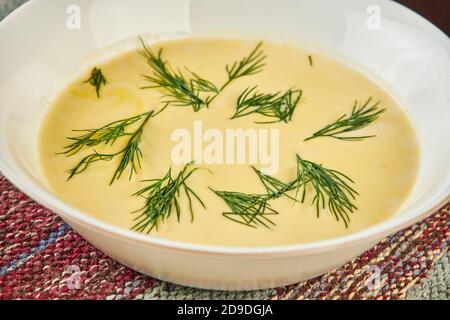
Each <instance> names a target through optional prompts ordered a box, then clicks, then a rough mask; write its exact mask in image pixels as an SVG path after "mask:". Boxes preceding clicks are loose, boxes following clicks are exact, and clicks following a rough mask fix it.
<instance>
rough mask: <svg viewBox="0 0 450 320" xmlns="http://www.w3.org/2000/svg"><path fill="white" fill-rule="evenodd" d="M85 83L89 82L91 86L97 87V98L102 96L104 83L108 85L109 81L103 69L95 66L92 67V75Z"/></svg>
mask: <svg viewBox="0 0 450 320" xmlns="http://www.w3.org/2000/svg"><path fill="white" fill-rule="evenodd" d="M84 83H89V84H90V85H91V86H93V87H95V91H96V93H97V98H100V90H101V87H102V85H103V86H106V84H107V83H108V81H107V80H106V78H105V76H104V75H103V73H102V70H101V69H99V68H97V67H95V68H94V69H92V72H91V77H90V78H89V79H87V80H86V81H85V82H84Z"/></svg>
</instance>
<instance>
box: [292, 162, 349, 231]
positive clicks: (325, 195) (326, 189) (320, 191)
mask: <svg viewBox="0 0 450 320" xmlns="http://www.w3.org/2000/svg"><path fill="white" fill-rule="evenodd" d="M349 183H353V180H351V179H350V178H349V177H347V176H346V175H344V174H343V173H341V172H339V171H336V170H332V169H327V168H325V167H323V166H322V165H320V164H317V163H314V162H311V161H307V160H303V159H302V158H301V157H300V156H298V155H297V178H296V180H295V181H294V182H293V183H291V186H293V187H295V188H296V195H295V198H296V199H297V195H298V194H299V193H301V202H302V203H304V201H305V198H306V192H307V187H308V186H309V185H310V186H311V187H312V189H313V191H314V193H315V194H314V198H313V200H312V203H311V205H313V206H315V207H316V212H317V217H319V212H320V209H321V208H322V209H325V208H328V210H330V212H331V213H332V214H333V215H334V216H335V217H336V219H337V221H340V219H342V221H343V222H344V224H345V226H346V227H348V223H349V222H350V218H349V213H351V212H353V211H354V210H355V209H357V208H356V206H355V205H354V204H353V203H352V200H354V199H355V196H356V195H358V193H357V192H356V191H355V190H354V189H353V188H352V187H350V185H349Z"/></svg>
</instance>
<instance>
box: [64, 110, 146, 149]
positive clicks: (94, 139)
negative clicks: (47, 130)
mask: <svg viewBox="0 0 450 320" xmlns="http://www.w3.org/2000/svg"><path fill="white" fill-rule="evenodd" d="M150 113H151V112H146V113H143V114H140V115H137V116H134V117H131V118H127V119H123V120H118V121H114V122H111V123H109V124H107V125H105V126H103V127H101V128H98V129H85V130H72V131H73V132H80V133H85V134H83V135H81V136H78V137H69V138H67V139H69V140H71V141H74V142H73V143H72V144H70V145H68V146H66V147H64V149H66V150H65V151H64V152H60V153H57V154H65V155H67V156H72V155H74V154H76V153H77V152H79V151H81V150H82V149H84V148H86V147H95V146H97V145H100V144H105V145H108V144H109V145H111V146H112V145H113V144H114V143H115V142H116V140H117V139H118V138H120V137H123V136H128V135H131V134H130V133H127V132H125V129H126V128H127V127H128V126H131V125H132V124H134V123H136V122H138V121H139V120H141V119H142V118H143V117H145V116H147V115H148V114H150Z"/></svg>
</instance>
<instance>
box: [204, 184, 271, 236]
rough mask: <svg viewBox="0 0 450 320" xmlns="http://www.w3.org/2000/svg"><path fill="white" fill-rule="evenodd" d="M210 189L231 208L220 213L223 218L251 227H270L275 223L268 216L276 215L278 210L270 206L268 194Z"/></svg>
mask: <svg viewBox="0 0 450 320" xmlns="http://www.w3.org/2000/svg"><path fill="white" fill-rule="evenodd" d="M211 190H212V189H211ZM212 191H213V192H214V193H215V194H216V195H217V196H219V197H220V198H222V199H223V200H224V201H225V203H226V204H227V205H228V207H229V208H230V210H231V211H229V212H223V213H222V214H223V216H224V217H225V218H227V219H229V220H231V221H234V222H237V223H240V224H243V225H245V226H248V227H252V228H256V227H258V226H259V225H261V226H264V227H266V228H270V226H274V225H275V223H274V222H273V221H272V220H271V219H270V216H273V215H277V214H278V212H277V211H275V210H274V209H272V207H271V206H270V204H269V200H270V197H269V196H267V195H260V194H246V193H241V192H230V191H216V190H212Z"/></svg>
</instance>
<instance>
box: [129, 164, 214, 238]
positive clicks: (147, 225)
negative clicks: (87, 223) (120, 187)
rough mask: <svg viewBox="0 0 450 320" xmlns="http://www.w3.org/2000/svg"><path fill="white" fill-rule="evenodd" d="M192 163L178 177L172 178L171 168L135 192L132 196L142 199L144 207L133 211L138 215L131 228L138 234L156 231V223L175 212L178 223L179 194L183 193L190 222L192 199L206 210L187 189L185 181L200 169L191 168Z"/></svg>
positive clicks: (192, 192)
mask: <svg viewBox="0 0 450 320" xmlns="http://www.w3.org/2000/svg"><path fill="white" fill-rule="evenodd" d="M191 165H192V163H190V164H188V165H186V166H185V167H184V169H183V170H181V171H180V172H179V173H178V175H177V176H176V177H175V178H173V177H172V168H170V169H169V171H168V172H167V174H166V175H165V176H164V177H163V178H160V179H150V180H144V181H143V182H146V183H148V186H146V187H145V188H143V189H141V190H139V191H138V192H136V193H135V194H134V195H133V196H139V197H143V198H144V199H145V205H144V206H143V207H142V208H141V209H139V210H137V211H135V212H134V213H140V214H139V216H138V217H136V218H135V219H134V221H136V224H135V225H134V226H133V227H132V229H133V230H135V231H138V232H146V233H150V232H151V231H152V230H153V229H155V228H156V230H157V229H158V223H160V222H164V221H166V220H167V219H168V218H169V217H170V215H171V214H172V212H173V211H174V210H175V213H176V215H177V219H178V221H180V217H181V206H180V202H179V199H180V193H181V191H184V194H185V195H186V197H187V200H188V204H189V212H190V214H191V221H194V210H193V206H192V204H193V199H196V200H197V201H198V202H199V203H200V205H201V206H202V207H203V208H205V209H206V206H205V204H204V203H203V201H202V200H201V199H200V197H199V196H198V195H197V193H196V192H195V191H193V190H192V189H191V187H189V185H188V183H187V180H188V179H189V178H190V177H191V175H192V174H193V173H194V172H195V171H197V170H199V169H200V168H192V167H191Z"/></svg>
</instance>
